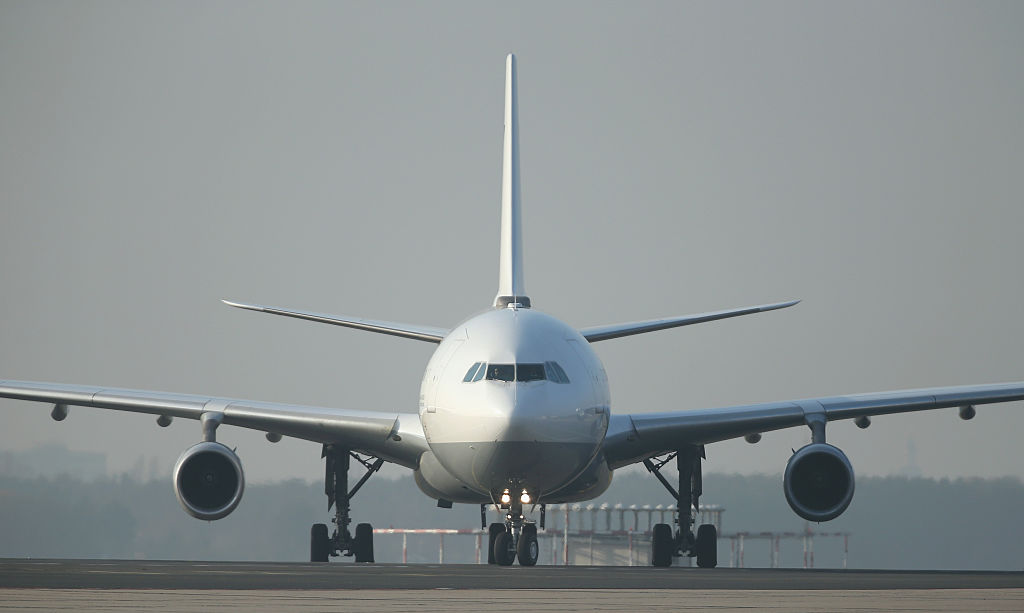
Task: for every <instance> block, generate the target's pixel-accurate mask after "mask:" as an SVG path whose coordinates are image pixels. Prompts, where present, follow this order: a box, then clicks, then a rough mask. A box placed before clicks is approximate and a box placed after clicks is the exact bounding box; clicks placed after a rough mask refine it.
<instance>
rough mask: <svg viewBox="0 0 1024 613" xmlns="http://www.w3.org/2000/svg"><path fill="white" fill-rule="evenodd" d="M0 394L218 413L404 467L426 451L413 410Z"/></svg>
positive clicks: (34, 385)
mask: <svg viewBox="0 0 1024 613" xmlns="http://www.w3.org/2000/svg"><path fill="white" fill-rule="evenodd" d="M0 398H16V399H19V400H32V401H36V402H47V403H52V404H55V405H58V404H59V405H73V406H85V407H96V408H100V409H113V410H115V411H129V412H132V413H149V414H151V415H166V416H170V417H182V418H186V419H200V417H202V415H203V414H204V413H220V414H221V415H223V419H222V422H221V423H223V424H227V425H231V426H240V427H242V428H251V429H253V430H262V431H264V432H268V433H273V434H280V435H283V436H291V437H294V438H301V439H305V440H308V441H315V442H318V443H335V444H342V445H344V446H345V447H347V448H349V449H352V450H353V451H362V452H364V453H368V454H371V455H375V456H377V457H380V458H383V459H385V460H387V461H390V462H394V463H396V464H400V465H402V466H406V467H408V468H415V467H416V466H417V465H418V463H419V457H420V455H421V454H422V453H423V452H424V451H426V450H427V443H426V439H425V438H424V436H423V428H422V426H421V425H420V420H419V415H417V414H415V413H391V412H383V411H382V412H376V411H352V410H345V409H331V408H320V407H308V406H302V405H297V404H282V403H275V402H255V401H252V400H238V399H234V398H216V397H212V396H193V395H187V394H172V393H168V392H151V391H145V390H130V389H119V388H110V387H94V386H89V385H68V384H62V383H39V382H34V381H3V380H0ZM55 415H56V414H55ZM197 435H198V432H197Z"/></svg>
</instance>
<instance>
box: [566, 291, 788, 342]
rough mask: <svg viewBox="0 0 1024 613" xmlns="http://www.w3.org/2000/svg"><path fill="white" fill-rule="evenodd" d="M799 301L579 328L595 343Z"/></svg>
mask: <svg viewBox="0 0 1024 613" xmlns="http://www.w3.org/2000/svg"><path fill="white" fill-rule="evenodd" d="M799 302H800V301H799V300H791V301H789V302H777V303H775V304H762V305H760V306H752V307H744V308H742V309H729V310H726V311H712V312H710V313H698V314H697V315H683V316H682V317H666V318H663V319H648V320H646V321H633V322H629V323H624V324H612V325H610V326H597V327H594V328H584V329H582V330H580V334H582V335H583V338H585V339H587V340H588V341H590V342H591V343H596V342H597V341H605V340H608V339H610V338H619V337H620V336H631V335H633V334H643V333H644V332H654V331H656V330H666V329H668V328H678V327H679V326H689V325H691V324H702V323H704V322H706V321H715V320H718V319H727V318H729V317H739V316H740V315H752V314H754V313H764V312H765V311H774V310H776V309H784V308H786V307H791V306H793V305H794V304H797V303H799Z"/></svg>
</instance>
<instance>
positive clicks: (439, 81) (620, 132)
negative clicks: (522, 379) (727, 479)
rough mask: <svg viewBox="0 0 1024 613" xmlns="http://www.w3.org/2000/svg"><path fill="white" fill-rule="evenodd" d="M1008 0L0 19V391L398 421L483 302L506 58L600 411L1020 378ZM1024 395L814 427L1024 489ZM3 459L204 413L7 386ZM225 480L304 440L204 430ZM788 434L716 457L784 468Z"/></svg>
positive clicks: (84, 444) (535, 248)
mask: <svg viewBox="0 0 1024 613" xmlns="http://www.w3.org/2000/svg"><path fill="white" fill-rule="evenodd" d="M1021 24H1024V4H1021V3H1014V2H1006V3H999V2H986V3H952V4H951V3H940V2H901V3H890V2H856V3H845V4H839V3H819V2H810V3H767V2H750V3H723V2H713V3H706V4H705V3H683V2H671V3H598V2H583V3H576V2H557V3H547V2H545V3H522V2H519V3H514V6H509V3H493V4H482V3H476V2H469V3H458V4H456V3H401V4H383V3H369V2H365V3H359V4H350V3H337V2H326V3H284V2H280V3H259V2H244V3H242V2H239V3H227V2H218V3H207V2H174V3H170V2H167V3H155V2H11V1H3V2H0V198H2V200H0V212H2V218H0V288H2V290H0V378H11V379H29V380H42V381H60V382H69V383H85V384H97V385H110V386H120V387H133V388H143V389H159V390H168V391H178V392H193V393H204V394H215V395H223V396H233V397H243V398H255V399H262V400H274V401H287V402H296V403H306V404H315V405H322V406H338V407H346V408H355V409H364V408H365V409H373V408H381V409H388V410H400V411H415V409H416V403H417V398H418V393H419V381H420V377H421V375H422V371H423V368H424V366H425V365H426V362H427V359H428V358H429V356H430V352H431V350H432V349H433V347H434V346H433V345H430V344H426V343H418V342H415V341H408V340H402V339H396V338H392V337H386V336H379V335H372V334H366V333H362V332H358V331H352V330H345V329H341V328H334V327H330V326H323V325H317V324H314V323H309V322H299V321H295V320H291V319H286V318H279V317H272V316H268V315H260V314H255V313H249V312H242V311H237V310H234V309H230V308H228V307H226V306H223V305H221V304H220V303H219V302H218V301H219V299H221V298H230V299H235V300H241V301H253V302H260V303H265V304H272V305H279V306H284V307H295V308H305V309H311V310H318V311H324V312H334V313H341V314H350V315H357V316H364V317H373V318H379V319H390V320H396V321H408V322H414V323H423V324H430V325H440V326H450V325H454V324H456V323H457V322H459V321H460V320H462V319H464V318H465V317H466V316H468V315H470V314H473V313H475V312H477V311H480V310H482V309H484V308H487V307H488V305H489V304H490V302H491V300H492V299H493V296H494V293H495V291H496V289H497V272H498V271H497V262H498V245H497V239H498V220H499V202H500V183H499V179H500V166H501V135H502V100H503V82H504V56H505V54H506V53H508V52H510V51H512V52H515V53H516V54H517V55H518V58H519V83H520V120H521V145H522V180H523V206H524V210H523V220H524V234H525V246H526V255H525V267H526V287H527V290H528V293H529V295H530V296H531V298H532V299H533V304H534V306H535V307H536V308H538V309H540V310H544V311H546V312H549V313H551V314H553V315H555V316H558V317H560V318H562V319H565V320H566V321H568V322H569V323H571V324H574V325H577V326H580V327H583V326H591V325H599V324H606V323H614V322H619V321H626V320H635V319H643V318H648V317H657V316H668V315H677V314H686V313H693V312H701V311H706V310H713V309H720V308H728V307H739V306H746V305H751V304H759V303H764V302H773V301H780V300H786V299H790V298H801V299H803V301H804V302H803V303H802V304H800V305H799V306H797V307H794V308H792V309H788V310H785V311H781V312H776V313H769V314H765V315H760V316H752V317H747V318H741V319H738V320H732V321H725V322H718V323H712V324H706V325H702V326H695V327H691V328H685V329H680V330H674V331H666V332H661V333H654V334H649V335H643V336H639V337H633V338H627V339H619V340H612V341H607V342H603V343H600V344H599V345H597V350H598V353H599V355H600V356H601V358H602V359H603V360H604V362H605V365H606V367H607V370H608V373H609V377H610V379H611V386H612V397H613V411H617V412H644V411H661V410H668V409H683V408H696V407H711V406H726V405H730V404H738V403H748V402H755V401H762V400H781V399H790V398H800V397H807V396H819V395H831V394H839V393H854V392H868V391H881V390H890V389H901V388H909V387H922V386H933V385H954V384H965V383H985V382H1004V381H1019V380H1024V322H1022V305H1024V283H1022V280H1021V273H1020V266H1021V263H1022V262H1024V240H1022V237H1021V228H1022V227H1024V206H1022V204H1024V203H1022V194H1024V114H1022V113H1021V110H1022V109H1024V36H1022V35H1021ZM1022 408H1024V407H1022V405H1021V403H1014V404H1009V405H1000V406H994V407H986V408H982V409H981V410H979V414H978V417H977V418H976V419H975V420H974V421H973V422H969V423H964V422H961V421H960V420H959V419H957V417H956V412H955V410H947V411H941V412H934V413H929V414H918V415H913V416H895V417H882V418H877V419H875V421H874V424H873V425H872V427H871V428H870V429H868V430H867V431H860V430H858V429H857V428H855V427H854V426H853V424H852V423H849V422H844V423H839V424H833V425H832V426H831V427H830V429H829V438H830V442H833V443H835V444H837V445H839V446H840V447H842V448H843V449H845V450H846V451H847V453H848V454H849V456H850V459H851V461H852V462H853V464H854V467H855V469H856V470H857V472H858V473H859V474H892V473H899V472H900V471H902V470H903V468H904V467H905V466H906V465H907V464H908V449H909V448H910V447H913V448H914V449H915V458H916V462H917V464H918V466H919V467H920V469H921V470H922V472H923V474H925V475H927V476H963V475H981V476H994V475H1015V476H1018V477H1021V476H1024V451H1021V450H1020V448H1019V446H1018V443H1019V438H1020V433H1021V432H1024V412H1022ZM0 411H2V414H0V415H2V416H0V420H2V421H0V423H2V427H0V450H4V451H18V450H24V449H27V448H31V447H34V446H36V445H38V444H40V443H43V442H57V443H63V444H66V445H67V446H69V447H71V448H72V449H80V450H101V451H104V452H106V453H107V454H108V465H109V466H110V468H111V469H112V470H114V471H118V470H122V469H127V468H129V467H131V466H132V465H133V464H134V463H135V462H136V461H137V459H138V458H139V456H141V455H145V456H148V457H156V458H158V461H159V462H161V463H163V464H164V465H166V467H167V471H168V474H169V471H170V467H171V464H172V463H173V461H174V460H175V459H176V458H177V456H178V455H179V454H180V453H181V451H182V450H184V449H185V448H186V447H187V446H188V445H190V444H192V443H194V442H197V441H198V440H199V438H200V431H199V426H198V424H197V423H196V422H190V421H184V420H178V421H176V422H175V423H174V425H173V426H172V427H170V428H167V429H160V428H157V427H156V425H155V423H154V419H153V418H152V417H149V416H139V415H127V414H118V413H115V412H103V411H98V410H94V409H82V408H80V409H74V408H73V409H72V413H71V416H70V418H69V419H68V420H67V421H65V422H63V423H59V424H57V423H54V422H52V421H51V420H50V418H49V407H48V406H45V405H39V404H31V403H25V402H16V401H2V402H0ZM220 440H222V441H223V442H225V443H227V444H229V445H231V446H235V445H237V446H238V451H239V454H240V456H241V458H242V461H243V463H244V464H245V467H246V472H247V477H248V478H249V479H250V480H253V481H264V480H268V479H276V478H281V477H286V476H300V477H304V478H319V476H320V475H321V470H322V468H321V460H320V450H319V449H318V448H317V447H316V446H314V445H312V444H310V443H304V442H300V441H295V440H287V439H286V440H285V441H283V442H281V443H279V444H277V445H271V444H269V443H267V442H266V441H265V440H264V439H263V437H262V435H261V434H259V433H254V432H249V431H243V430H239V429H230V430H228V429H225V430H224V431H222V432H221V434H220ZM807 440H808V433H807V431H806V429H795V430H791V431H786V432H780V433H773V434H768V435H766V436H765V437H764V439H763V440H762V442H761V443H760V444H758V445H756V446H751V445H748V444H746V443H744V442H742V441H740V442H731V443H723V444H718V445H714V446H712V447H711V448H709V450H708V457H709V463H708V465H707V466H708V469H710V470H713V471H730V472H731V471H738V472H779V471H781V470H782V469H783V467H784V465H785V462H786V459H787V457H788V456H789V454H790V449H791V448H792V447H799V446H800V445H803V444H804V443H805V442H806V441H807Z"/></svg>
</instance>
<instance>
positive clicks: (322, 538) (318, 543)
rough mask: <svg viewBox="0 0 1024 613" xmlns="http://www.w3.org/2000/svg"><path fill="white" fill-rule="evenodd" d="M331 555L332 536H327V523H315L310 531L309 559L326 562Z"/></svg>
mask: <svg viewBox="0 0 1024 613" xmlns="http://www.w3.org/2000/svg"><path fill="white" fill-rule="evenodd" d="M330 555H331V537H329V536H327V524H313V528H312V529H311V530H310V531H309V561H310V562H326V561H327V558H328V557H329V556H330Z"/></svg>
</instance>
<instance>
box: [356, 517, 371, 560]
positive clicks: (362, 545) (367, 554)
mask: <svg viewBox="0 0 1024 613" xmlns="http://www.w3.org/2000/svg"><path fill="white" fill-rule="evenodd" d="M352 553H353V554H355V556H356V562H373V526H371V525H370V524H357V525H356V538H355V539H353V542H352Z"/></svg>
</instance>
